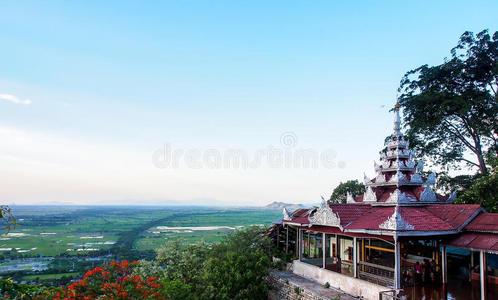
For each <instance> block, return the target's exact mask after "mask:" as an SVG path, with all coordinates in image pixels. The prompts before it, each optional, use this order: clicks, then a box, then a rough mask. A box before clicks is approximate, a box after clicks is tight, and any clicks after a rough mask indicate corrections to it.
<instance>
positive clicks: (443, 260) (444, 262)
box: [441, 246, 448, 285]
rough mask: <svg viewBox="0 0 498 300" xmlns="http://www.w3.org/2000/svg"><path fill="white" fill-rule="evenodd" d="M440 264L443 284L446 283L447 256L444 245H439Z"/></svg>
mask: <svg viewBox="0 0 498 300" xmlns="http://www.w3.org/2000/svg"><path fill="white" fill-rule="evenodd" d="M441 266H442V268H441V269H442V275H443V285H446V284H447V283H448V256H447V255H446V246H441Z"/></svg>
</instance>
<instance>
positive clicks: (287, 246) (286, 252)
mask: <svg viewBox="0 0 498 300" xmlns="http://www.w3.org/2000/svg"><path fill="white" fill-rule="evenodd" d="M286 229H287V230H286V231H285V254H288V253H289V225H287V226H286Z"/></svg>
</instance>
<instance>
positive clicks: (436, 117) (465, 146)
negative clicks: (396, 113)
mask: <svg viewBox="0 0 498 300" xmlns="http://www.w3.org/2000/svg"><path fill="white" fill-rule="evenodd" d="M497 61H498V32H495V33H494V34H493V36H490V34H489V33H488V31H487V30H484V31H481V32H480V33H478V34H477V35H474V34H473V33H472V32H465V33H464V34H463V35H462V36H461V37H460V40H459V42H458V44H457V46H456V47H454V48H453V49H451V57H450V58H449V59H446V60H445V61H444V62H443V63H442V64H440V65H437V66H432V67H430V66H428V65H423V66H420V67H418V68H416V69H414V70H411V71H409V72H407V73H406V74H405V75H404V77H403V79H402V80H401V84H400V87H399V89H398V91H399V92H400V93H401V95H400V96H399V102H400V104H401V106H402V107H403V108H404V116H405V122H406V125H408V128H409V129H408V131H407V135H408V137H409V139H410V141H411V144H412V147H413V148H414V149H416V150H418V151H420V153H421V154H422V155H424V156H426V157H427V158H429V159H431V160H433V162H434V163H436V164H439V165H440V166H442V167H443V168H445V169H446V170H448V169H449V168H450V167H458V166H461V163H466V164H468V165H470V166H473V167H477V168H478V170H479V173H480V174H481V175H486V174H488V172H489V171H488V170H489V168H488V166H487V164H486V160H485V154H486V151H488V150H489V149H496V148H497V147H498V144H497V140H498V117H497V115H498V95H497V92H498V62H497Z"/></svg>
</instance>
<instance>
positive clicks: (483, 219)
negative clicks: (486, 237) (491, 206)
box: [465, 213, 498, 233]
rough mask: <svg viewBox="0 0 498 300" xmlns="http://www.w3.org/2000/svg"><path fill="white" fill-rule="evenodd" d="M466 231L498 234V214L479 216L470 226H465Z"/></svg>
mask: <svg viewBox="0 0 498 300" xmlns="http://www.w3.org/2000/svg"><path fill="white" fill-rule="evenodd" d="M465 230H467V231H483V232H494V233H498V213H482V214H480V215H478V216H477V217H476V218H475V219H474V220H472V222H470V223H469V225H467V226H465Z"/></svg>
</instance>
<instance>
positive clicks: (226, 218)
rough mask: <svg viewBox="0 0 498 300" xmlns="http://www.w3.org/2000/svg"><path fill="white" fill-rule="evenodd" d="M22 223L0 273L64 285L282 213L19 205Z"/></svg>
mask: <svg viewBox="0 0 498 300" xmlns="http://www.w3.org/2000/svg"><path fill="white" fill-rule="evenodd" d="M13 213H14V214H15V216H16V217H17V219H18V226H17V228H15V229H14V230H12V231H11V232H9V233H8V234H7V235H1V236H0V277H13V278H14V279H15V280H17V281H20V282H23V281H24V282H50V283H54V282H56V283H64V282H66V281H68V280H70V279H71V278H74V277H78V276H80V275H81V274H82V272H83V271H84V270H86V269H88V268H90V267H92V266H96V265H99V264H103V263H106V262H108V261H110V260H112V259H130V260H131V259H147V258H149V259H150V258H152V257H153V256H154V255H155V252H154V250H155V249H157V248H158V247H160V246H161V245H162V244H164V243H165V242H167V241H169V240H177V239H182V240H183V241H184V242H185V243H194V242H197V241H200V240H204V241H206V242H216V241H219V240H220V239H221V238H222V237H223V236H224V235H225V234H226V233H228V232H230V231H232V230H235V229H237V228H241V227H245V226H250V225H265V226H267V225H269V224H270V223H271V222H272V221H274V220H275V219H277V218H279V217H280V216H281V212H280V211H274V210H263V209H236V208H230V209H222V208H202V207H150V206H147V207H139V206H136V207H130V206H126V207H119V206H102V207H100V206H99V207H96V206H93V207H92V206H88V207H86V206H14V207H13Z"/></svg>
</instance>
